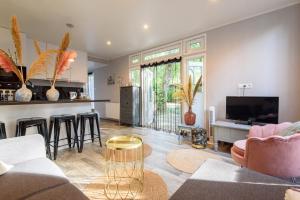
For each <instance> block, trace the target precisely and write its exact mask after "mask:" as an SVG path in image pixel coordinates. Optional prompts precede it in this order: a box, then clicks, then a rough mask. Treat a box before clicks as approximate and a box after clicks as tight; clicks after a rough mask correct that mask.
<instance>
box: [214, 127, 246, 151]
mask: <svg viewBox="0 0 300 200" xmlns="http://www.w3.org/2000/svg"><path fill="white" fill-rule="evenodd" d="M211 126H212V129H213V140H214V149H215V150H216V151H218V142H219V141H222V142H228V143H234V142H235V141H237V140H244V139H247V135H248V134H249V130H250V128H251V126H250V125H244V124H236V123H234V122H228V121H216V122H215V123H212V124H211Z"/></svg>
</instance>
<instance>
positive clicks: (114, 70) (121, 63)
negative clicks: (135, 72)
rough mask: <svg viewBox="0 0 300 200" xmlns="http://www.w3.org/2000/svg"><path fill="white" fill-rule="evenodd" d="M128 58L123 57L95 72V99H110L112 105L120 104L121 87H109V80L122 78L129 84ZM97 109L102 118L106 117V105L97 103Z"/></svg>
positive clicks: (116, 85)
mask: <svg viewBox="0 0 300 200" xmlns="http://www.w3.org/2000/svg"><path fill="white" fill-rule="evenodd" d="M128 73H129V70H128V56H124V57H121V58H119V59H116V60H113V61H111V62H109V63H108V65H107V67H102V68H99V69H97V70H95V71H94V76H95V98H96V99H109V100H111V102H112V103H120V85H118V84H117V83H115V85H107V78H108V77H109V76H110V75H112V76H114V77H115V78H117V77H122V80H123V82H125V83H127V82H128V77H129V75H128ZM95 109H96V110H97V111H98V112H99V113H100V115H101V116H102V117H105V116H106V113H105V103H95Z"/></svg>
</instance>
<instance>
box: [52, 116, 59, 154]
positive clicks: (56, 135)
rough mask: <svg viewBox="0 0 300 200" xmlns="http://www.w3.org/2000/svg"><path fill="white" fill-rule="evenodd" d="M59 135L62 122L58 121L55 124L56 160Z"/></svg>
mask: <svg viewBox="0 0 300 200" xmlns="http://www.w3.org/2000/svg"><path fill="white" fill-rule="evenodd" d="M59 133H60V122H59V121H58V120H56V121H55V122H54V156H53V157H54V160H56V156H57V150H58V141H59Z"/></svg>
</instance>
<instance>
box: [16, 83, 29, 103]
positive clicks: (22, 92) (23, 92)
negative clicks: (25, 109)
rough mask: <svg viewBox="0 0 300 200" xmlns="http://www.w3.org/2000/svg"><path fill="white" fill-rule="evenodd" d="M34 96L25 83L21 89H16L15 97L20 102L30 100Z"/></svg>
mask: <svg viewBox="0 0 300 200" xmlns="http://www.w3.org/2000/svg"><path fill="white" fill-rule="evenodd" d="M31 98H32V92H31V90H29V89H28V88H27V87H26V85H25V84H23V85H22V87H21V88H20V89H18V90H17V91H16V94H15V99H16V101H19V102H29V101H30V100H31Z"/></svg>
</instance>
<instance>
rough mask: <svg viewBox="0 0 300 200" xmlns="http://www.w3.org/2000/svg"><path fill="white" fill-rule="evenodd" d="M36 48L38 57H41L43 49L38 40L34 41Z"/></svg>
mask: <svg viewBox="0 0 300 200" xmlns="http://www.w3.org/2000/svg"><path fill="white" fill-rule="evenodd" d="M33 43H34V48H35V52H36V54H37V55H41V53H42V51H41V47H40V43H39V42H38V41H37V40H34V42H33Z"/></svg>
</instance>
